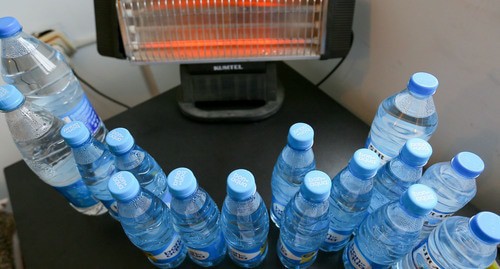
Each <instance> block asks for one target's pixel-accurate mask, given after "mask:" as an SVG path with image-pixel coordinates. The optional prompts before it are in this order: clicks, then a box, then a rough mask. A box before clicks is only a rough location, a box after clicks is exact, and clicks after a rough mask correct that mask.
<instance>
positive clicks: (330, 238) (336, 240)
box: [325, 228, 352, 245]
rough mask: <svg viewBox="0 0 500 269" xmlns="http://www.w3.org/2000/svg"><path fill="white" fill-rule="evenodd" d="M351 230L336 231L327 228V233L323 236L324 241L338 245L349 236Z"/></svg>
mask: <svg viewBox="0 0 500 269" xmlns="http://www.w3.org/2000/svg"><path fill="white" fill-rule="evenodd" d="M351 234H352V230H350V231H337V230H333V229H331V228H330V229H328V234H327V235H326V238H325V243H326V244H328V245H339V244H342V243H344V242H345V241H347V240H349V238H351Z"/></svg>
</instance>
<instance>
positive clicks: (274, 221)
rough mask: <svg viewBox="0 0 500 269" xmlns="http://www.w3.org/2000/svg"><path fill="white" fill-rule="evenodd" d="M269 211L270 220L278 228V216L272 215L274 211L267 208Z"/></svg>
mask: <svg viewBox="0 0 500 269" xmlns="http://www.w3.org/2000/svg"><path fill="white" fill-rule="evenodd" d="M269 211H270V212H271V214H270V215H271V220H272V221H273V223H274V225H275V226H276V227H277V228H278V229H279V228H280V224H279V223H280V219H278V218H277V217H276V216H275V215H274V213H273V211H272V210H269Z"/></svg>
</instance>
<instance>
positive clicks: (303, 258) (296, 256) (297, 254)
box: [278, 237, 318, 265]
mask: <svg viewBox="0 0 500 269" xmlns="http://www.w3.org/2000/svg"><path fill="white" fill-rule="evenodd" d="M278 251H280V252H281V254H282V255H283V257H285V258H286V259H287V260H288V261H289V262H290V263H292V264H295V265H300V264H303V263H307V262H310V261H312V260H313V259H314V258H315V257H316V254H318V251H309V252H303V251H295V250H292V248H290V247H288V246H287V245H286V244H285V243H284V242H283V240H282V239H281V237H280V239H279V241H278Z"/></svg>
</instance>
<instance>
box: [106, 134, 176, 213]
mask: <svg viewBox="0 0 500 269" xmlns="http://www.w3.org/2000/svg"><path fill="white" fill-rule="evenodd" d="M106 144H108V147H109V150H110V151H111V153H113V155H115V165H116V168H117V170H119V171H128V172H130V173H132V174H133V175H134V176H135V178H136V179H137V180H138V181H139V184H141V187H143V188H145V189H146V190H148V191H150V192H152V193H153V194H154V195H156V196H157V197H158V198H160V199H161V200H162V201H163V202H165V204H167V206H170V200H171V198H172V197H171V196H170V193H169V192H168V186H167V175H165V172H163V169H161V167H160V166H159V165H158V163H157V162H156V161H155V159H154V158H153V157H152V156H151V155H150V154H149V153H147V152H146V151H145V150H144V149H142V148H141V147H139V146H138V145H136V144H135V141H134V138H133V137H132V135H131V134H130V132H129V131H128V130H127V129H125V128H116V129H113V130H112V131H110V132H109V133H108V134H107V135H106Z"/></svg>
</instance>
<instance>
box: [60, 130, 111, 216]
mask: <svg viewBox="0 0 500 269" xmlns="http://www.w3.org/2000/svg"><path fill="white" fill-rule="evenodd" d="M61 135H62V137H63V138H64V140H65V141H66V143H67V144H68V145H69V146H70V147H71V149H72V151H73V156H74V157H75V161H76V164H77V167H78V171H79V172H80V175H81V176H82V179H83V182H85V184H86V185H87V187H88V188H89V190H90V191H91V192H92V194H93V195H94V197H95V198H97V199H99V200H100V201H101V202H102V203H103V204H104V206H106V208H107V209H108V210H109V213H110V214H111V216H113V217H114V218H115V219H118V211H117V209H116V201H115V199H113V197H112V196H111V193H109V190H108V181H109V178H110V177H111V176H112V175H113V174H114V173H115V172H116V169H115V157H114V156H113V154H111V152H109V150H108V148H107V147H106V146H105V145H104V144H103V143H101V142H100V141H98V140H97V139H95V138H93V137H92V136H91V135H90V132H89V130H88V129H87V127H86V126H85V124H83V123H82V122H80V121H72V122H70V123H66V124H65V125H64V126H63V127H62V128H61Z"/></svg>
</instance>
